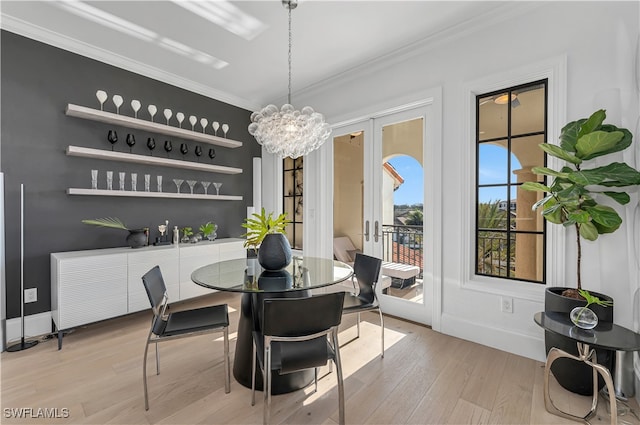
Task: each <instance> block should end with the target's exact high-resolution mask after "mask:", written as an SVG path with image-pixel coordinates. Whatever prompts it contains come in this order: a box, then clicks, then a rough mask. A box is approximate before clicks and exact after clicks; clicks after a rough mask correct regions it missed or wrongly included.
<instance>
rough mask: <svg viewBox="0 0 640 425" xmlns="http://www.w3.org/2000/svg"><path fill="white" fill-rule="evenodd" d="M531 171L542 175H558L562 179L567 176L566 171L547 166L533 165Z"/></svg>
mask: <svg viewBox="0 0 640 425" xmlns="http://www.w3.org/2000/svg"><path fill="white" fill-rule="evenodd" d="M531 171H532V172H534V173H535V174H538V175H540V174H542V175H544V176H553V177H560V178H563V179H566V178H567V177H568V176H569V174H568V173H563V172H560V171H556V170H552V169H551V168H547V167H533V168H532V169H531Z"/></svg>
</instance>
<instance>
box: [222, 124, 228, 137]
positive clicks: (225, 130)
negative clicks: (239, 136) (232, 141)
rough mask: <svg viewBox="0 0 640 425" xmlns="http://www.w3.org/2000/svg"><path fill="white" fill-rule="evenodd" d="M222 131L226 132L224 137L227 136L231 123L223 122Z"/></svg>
mask: <svg viewBox="0 0 640 425" xmlns="http://www.w3.org/2000/svg"><path fill="white" fill-rule="evenodd" d="M222 131H223V132H224V138H225V139H226V138H227V132H228V131H229V125H228V124H222Z"/></svg>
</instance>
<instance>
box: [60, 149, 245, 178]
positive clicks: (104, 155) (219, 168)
mask: <svg viewBox="0 0 640 425" xmlns="http://www.w3.org/2000/svg"><path fill="white" fill-rule="evenodd" d="M67 155H69V156H81V157H85V158H98V159H106V160H109V161H122V162H135V163H138V164H148V165H161V166H163V167H172V168H183V169H186V170H197V171H208V172H211V173H220V174H240V173H242V168H235V167H226V166H223V165H213V164H203V163H200V162H190V161H181V160H178V159H169V158H161V157H158V156H144V155H136V154H133V153H126V152H113V151H105V150H102V149H92V148H83V147H80V146H69V147H67Z"/></svg>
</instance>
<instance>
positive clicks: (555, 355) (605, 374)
mask: <svg viewBox="0 0 640 425" xmlns="http://www.w3.org/2000/svg"><path fill="white" fill-rule="evenodd" d="M577 344H578V356H574V355H572V354H569V353H567V352H566V351H563V350H560V349H558V348H555V347H554V348H552V349H551V350H549V354H548V355H547V362H546V365H545V368H544V406H545V407H546V409H547V411H548V412H549V413H553V414H554V415H557V416H562V417H564V418H568V419H573V420H577V421H585V422H587V420H588V419H589V418H591V417H592V416H593V415H595V413H596V409H597V407H598V374H600V375H602V378H603V379H604V382H605V384H606V386H607V390H608V391H609V395H610V396H609V403H610V405H611V425H617V424H618V415H617V411H618V409H617V402H616V398H615V390H614V387H613V379H612V378H611V373H610V372H609V369H607V368H606V367H604V366H602V365H600V364H598V363H597V359H596V352H595V350H593V349H590V348H589V345H588V344H584V343H581V342H578V343H577ZM559 358H569V359H573V360H577V361H580V362H583V363H585V364H587V365H589V366H591V369H592V370H593V386H594V388H593V399H592V401H591V410H590V411H589V413H587V414H586V415H585V416H583V417H581V416H576V415H572V414H570V413H568V412H565V411H563V410H560V409H558V407H556V405H555V404H553V401H552V400H551V396H550V394H549V375H550V373H551V365H552V364H553V362H554V361H556V360H557V359H559Z"/></svg>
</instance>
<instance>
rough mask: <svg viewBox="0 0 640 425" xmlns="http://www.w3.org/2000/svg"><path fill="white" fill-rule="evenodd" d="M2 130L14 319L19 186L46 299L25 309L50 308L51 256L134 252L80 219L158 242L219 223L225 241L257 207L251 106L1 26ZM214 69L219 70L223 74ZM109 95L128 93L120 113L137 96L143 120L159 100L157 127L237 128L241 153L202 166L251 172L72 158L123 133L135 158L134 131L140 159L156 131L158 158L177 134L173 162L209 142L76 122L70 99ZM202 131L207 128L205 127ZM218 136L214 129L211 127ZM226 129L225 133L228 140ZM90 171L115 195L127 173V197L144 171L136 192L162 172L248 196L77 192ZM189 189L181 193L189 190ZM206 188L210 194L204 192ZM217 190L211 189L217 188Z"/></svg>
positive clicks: (28, 259) (28, 255)
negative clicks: (180, 117)
mask: <svg viewBox="0 0 640 425" xmlns="http://www.w3.org/2000/svg"><path fill="white" fill-rule="evenodd" d="M0 42H1V55H2V56H1V72H0V74H1V88H2V92H1V96H2V98H1V102H2V103H1V107H2V109H1V111H2V117H1V118H2V122H1V133H0V149H1V150H0V154H1V160H0V166H1V169H2V171H3V172H4V173H5V236H6V240H5V244H6V286H7V298H6V303H7V318H8V319H9V318H13V317H18V316H19V315H20V184H21V183H23V184H24V186H25V213H24V217H25V231H24V235H25V240H24V283H25V288H31V287H37V288H38V301H37V302H35V303H29V304H26V305H25V314H26V315H29V314H35V313H40V312H45V311H49V310H50V308H51V306H50V304H51V303H50V299H51V294H50V292H51V291H50V256H49V254H50V253H52V252H61V251H76V250H86V249H98V248H112V247H122V246H126V242H125V238H126V236H127V235H128V232H126V231H124V230H117V229H106V228H99V227H95V226H88V225H85V224H82V223H81V220H82V219H89V218H99V217H118V218H120V219H122V220H123V221H124V222H125V223H126V224H127V226H128V227H130V228H140V227H149V228H150V229H151V239H152V240H153V239H154V238H155V237H156V236H158V235H159V232H158V230H157V226H158V225H159V224H162V223H164V221H165V220H169V225H170V226H171V228H173V226H174V225H177V226H179V227H183V226H191V227H193V228H194V229H197V228H198V227H199V226H200V225H201V224H203V223H205V222H207V221H210V220H211V221H215V222H216V223H217V224H218V237H219V238H224V237H239V236H240V235H242V234H243V233H244V232H243V228H242V227H241V223H242V220H243V219H244V217H245V216H246V207H247V206H248V205H251V203H252V175H253V170H252V158H253V157H259V156H260V147H259V145H258V144H257V143H256V142H255V140H254V139H253V137H252V136H251V135H249V133H248V131H247V126H248V125H249V122H250V121H249V116H250V111H247V110H245V109H242V108H238V107H235V106H232V105H229V104H226V103H223V102H220V101H217V100H215V99H211V98H208V97H206V96H202V95H198V94H195V93H192V92H189V91H187V90H183V89H180V88H177V87H174V86H171V85H169V84H165V83H162V82H159V81H156V80H153V79H150V78H147V77H144V76H141V75H138V74H135V73H132V72H128V71H125V70H122V69H120V68H116V67H113V66H110V65H106V64H104V63H101V62H98V61H95V60H92V59H88V58H86V57H83V56H80V55H76V54H74V53H70V52H67V51H65V50H61V49H57V48H54V47H51V46H49V45H46V44H43V43H39V42H36V41H33V40H30V39H28V38H24V37H21V36H18V35H15V34H13V33H10V32H7V31H2V34H1V39H0ZM215 73H216V71H215V70H213V69H212V70H211V75H212V78H215ZM98 89H102V90H105V91H106V92H107V93H108V95H109V100H108V101H107V102H105V110H107V111H110V112H115V106H114V105H113V102H112V101H111V97H112V96H113V95H114V94H120V95H122V96H123V98H124V104H123V105H122V106H121V107H120V113H121V114H122V115H127V116H133V110H132V109H131V106H130V102H131V100H132V99H138V100H140V101H141V102H142V105H143V106H142V108H141V110H140V111H139V112H138V117H139V118H142V119H148V117H149V115H148V112H147V106H148V105H149V104H154V105H156V107H157V108H158V112H157V114H156V116H155V119H154V121H156V122H163V121H164V116H163V113H162V111H163V109H164V108H169V109H171V110H172V111H173V113H174V117H173V118H172V122H173V125H176V124H177V121H176V120H175V113H177V112H178V111H181V112H183V113H184V114H185V115H186V117H187V118H186V119H185V122H183V124H182V126H183V128H190V124H189V123H188V117H189V115H195V116H196V117H198V119H200V118H201V117H205V118H207V119H208V120H209V122H210V123H211V122H212V121H214V120H215V121H219V122H220V123H221V124H222V123H228V124H229V126H230V130H229V133H228V137H229V138H231V139H234V140H238V141H241V142H243V146H242V147H240V148H236V149H231V148H223V147H219V146H215V149H216V153H217V156H216V158H215V159H214V160H213V161H211V160H210V159H209V158H208V156H207V152H208V150H209V147H211V145H208V144H203V143H202V144H200V145H201V146H202V148H203V151H204V154H203V156H202V157H201V159H200V161H201V162H207V163H214V164H218V165H226V166H232V167H238V168H242V169H243V170H244V172H243V173H242V174H236V175H227V174H216V173H207V172H199V171H189V170H183V169H178V168H168V167H160V166H147V165H142V164H133V163H125V162H117V161H105V160H98V159H88V158H80V157H71V156H67V155H66V154H65V149H66V147H67V146H69V145H75V146H83V147H90V148H96V149H105V150H110V149H111V145H110V143H109V142H108V141H107V132H108V131H109V130H111V129H113V130H116V131H117V133H118V137H119V141H118V143H117V144H116V145H115V150H117V151H122V152H129V147H128V146H127V145H126V143H125V138H126V135H127V133H132V134H134V135H135V138H136V142H137V143H136V145H135V146H134V147H133V153H136V154H140V155H148V154H149V150H148V149H147V147H146V140H147V137H149V136H154V137H155V139H156V144H157V147H156V149H155V150H154V152H153V155H154V156H164V157H166V154H165V152H164V149H163V145H164V141H165V140H167V139H170V140H171V141H172V143H173V151H172V152H171V154H170V157H171V158H173V159H182V155H181V154H180V149H179V148H180V144H181V143H186V144H187V145H188V147H189V153H188V155H186V157H185V158H186V159H187V160H190V161H196V156H195V155H194V153H193V151H194V149H195V146H196V145H198V144H199V143H197V142H194V141H189V140H181V139H179V138H175V137H171V138H169V137H168V136H164V135H160V134H151V133H148V132H146V131H142V130H135V129H128V128H126V127H119V126H113V125H110V124H103V123H99V122H95V121H89V120H84V119H79V118H73V117H68V116H66V115H65V114H64V110H65V107H66V105H67V104H68V103H73V104H77V105H82V106H88V107H92V108H96V109H99V103H98V101H97V99H96V97H95V92H96V90H98ZM197 128H200V125H199V124H198V126H197ZM209 133H210V134H211V131H209ZM221 134H222V133H221V131H219V133H218V135H221ZM91 169H98V170H99V182H98V185H99V188H106V171H107V170H112V171H113V172H114V189H117V188H118V179H117V175H118V172H119V171H125V172H126V173H127V190H128V189H129V188H130V183H129V182H130V174H131V172H137V173H138V190H144V174H151V179H152V181H151V183H152V184H151V190H152V191H155V190H156V188H155V186H156V183H155V177H156V176H157V175H158V174H160V175H162V176H163V191H165V192H175V190H176V188H175V185H174V183H173V182H172V179H174V178H182V179H184V180H198V181H201V180H205V181H219V182H222V184H223V185H222V189H221V194H230V195H242V196H243V200H242V201H214V200H191V199H153V198H125V197H104V196H77V195H67V194H66V189H67V188H70V187H77V188H90V187H91V175H90V170H91ZM187 190H188V187H187V185H186V183H185V184H184V186H183V188H182V191H183V192H184V191H187ZM198 190H200V191H201V190H202V188H201V187H200V186H199V185H198ZM213 190H214V189H213V187H210V188H209V193H213V192H212V191H213Z"/></svg>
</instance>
